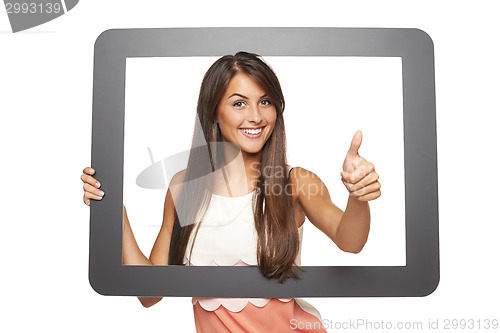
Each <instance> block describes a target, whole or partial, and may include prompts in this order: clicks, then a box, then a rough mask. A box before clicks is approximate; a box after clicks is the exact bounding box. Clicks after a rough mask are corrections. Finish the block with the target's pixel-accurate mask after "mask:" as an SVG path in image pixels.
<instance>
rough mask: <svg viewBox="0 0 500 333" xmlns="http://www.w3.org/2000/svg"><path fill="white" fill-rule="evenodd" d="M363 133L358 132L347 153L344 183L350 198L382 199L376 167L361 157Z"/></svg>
mask: <svg viewBox="0 0 500 333" xmlns="http://www.w3.org/2000/svg"><path fill="white" fill-rule="evenodd" d="M362 139H363V133H361V131H357V132H356V133H355V134H354V137H353V138H352V141H351V147H350V148H349V150H348V151H347V154H346V157H345V160H344V165H343V166H342V172H341V173H340V176H341V177H342V182H343V183H344V185H345V187H346V188H347V190H348V191H349V196H352V197H354V198H355V199H357V200H360V201H371V200H375V199H377V198H378V197H380V195H381V192H380V183H379V182H378V178H379V176H378V174H377V172H375V166H374V165H373V164H372V163H370V162H368V161H367V160H365V159H364V158H363V157H361V156H359V153H358V150H359V147H360V146H361V141H362Z"/></svg>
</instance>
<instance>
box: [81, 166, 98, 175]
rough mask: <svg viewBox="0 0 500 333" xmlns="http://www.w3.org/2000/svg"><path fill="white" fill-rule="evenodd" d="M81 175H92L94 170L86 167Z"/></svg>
mask: <svg viewBox="0 0 500 333" xmlns="http://www.w3.org/2000/svg"><path fill="white" fill-rule="evenodd" d="M83 173H85V174H87V175H93V174H94V173H95V170H94V169H92V168H91V167H86V168H85V169H83Z"/></svg>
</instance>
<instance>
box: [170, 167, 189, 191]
mask: <svg viewBox="0 0 500 333" xmlns="http://www.w3.org/2000/svg"><path fill="white" fill-rule="evenodd" d="M186 171H187V169H184V170H181V171H179V172H177V173H176V174H175V175H173V176H172V179H171V180H170V185H169V187H171V186H175V185H180V184H181V183H182V182H183V181H184V178H185V177H186Z"/></svg>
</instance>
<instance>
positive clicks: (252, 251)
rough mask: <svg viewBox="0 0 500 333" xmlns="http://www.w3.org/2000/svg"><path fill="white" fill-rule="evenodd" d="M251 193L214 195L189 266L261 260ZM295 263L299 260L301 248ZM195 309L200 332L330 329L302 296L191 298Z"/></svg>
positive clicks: (312, 330) (225, 264) (316, 330)
mask: <svg viewBox="0 0 500 333" xmlns="http://www.w3.org/2000/svg"><path fill="white" fill-rule="evenodd" d="M252 195H253V192H252V193H249V194H247V195H245V196H242V197H223V196H219V195H215V194H213V195H212V199H211V202H210V206H209V207H208V210H207V212H206V214H205V217H204V218H203V223H202V224H201V226H200V229H199V231H198V235H197V236H196V242H195V243H194V248H193V252H192V256H191V260H190V261H189V260H188V255H189V252H190V249H191V247H192V246H193V237H194V232H193V234H192V235H191V238H190V240H189V243H188V246H187V250H186V257H185V259H184V263H185V264H186V265H194V266H232V265H236V266H250V265H252V266H254V265H257V231H256V230H255V225H254V218H253V212H252ZM302 228H303V226H301V227H300V228H299V237H300V241H302ZM297 262H298V264H299V265H300V252H299V256H298V258H297ZM193 309H194V319H195V324H196V330H197V332H199V333H213V332H217V333H221V332H231V333H240V332H241V333H243V332H266V333H274V332H276V333H282V332H326V330H325V329H324V327H323V325H322V324H321V322H322V320H321V316H320V314H319V312H318V311H317V310H316V309H315V308H314V307H313V306H312V305H310V304H309V303H307V302H306V301H304V300H302V299H298V298H271V299H270V298H193Z"/></svg>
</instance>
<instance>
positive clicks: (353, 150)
mask: <svg viewBox="0 0 500 333" xmlns="http://www.w3.org/2000/svg"><path fill="white" fill-rule="evenodd" d="M362 140H363V133H362V132H361V131H356V133H355V134H354V137H353V138H352V141H351V147H349V150H348V151H347V156H349V157H355V156H356V155H358V150H359V147H360V146H361V141H362Z"/></svg>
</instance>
